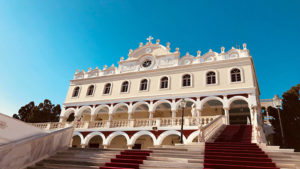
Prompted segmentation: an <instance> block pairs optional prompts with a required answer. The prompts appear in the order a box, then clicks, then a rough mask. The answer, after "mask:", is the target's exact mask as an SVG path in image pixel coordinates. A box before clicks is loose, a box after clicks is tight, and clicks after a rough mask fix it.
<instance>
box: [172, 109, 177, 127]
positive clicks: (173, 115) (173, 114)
mask: <svg viewBox="0 0 300 169" xmlns="http://www.w3.org/2000/svg"><path fill="white" fill-rule="evenodd" d="M175 117H176V110H172V126H174V125H175V119H173V118H175Z"/></svg>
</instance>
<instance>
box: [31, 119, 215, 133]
mask: <svg viewBox="0 0 300 169" xmlns="http://www.w3.org/2000/svg"><path fill="white" fill-rule="evenodd" d="M217 117H219V116H202V117H201V118H200V117H184V119H183V125H184V126H198V125H199V124H200V122H201V123H202V125H206V124H209V123H210V122H212V121H213V120H214V119H216V118H217ZM181 120H182V119H181V117H175V118H153V119H131V120H112V121H108V120H102V121H81V122H48V123H30V124H31V125H33V126H36V127H39V128H41V129H44V130H50V129H59V128H65V127H69V126H74V128H77V129H88V128H123V127H130V128H133V127H176V126H180V125H181Z"/></svg>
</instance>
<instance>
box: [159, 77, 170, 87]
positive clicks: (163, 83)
mask: <svg viewBox="0 0 300 169" xmlns="http://www.w3.org/2000/svg"><path fill="white" fill-rule="evenodd" d="M168 82H169V79H168V77H166V76H165V77H163V78H161V79H160V88H161V89H166V88H168Z"/></svg>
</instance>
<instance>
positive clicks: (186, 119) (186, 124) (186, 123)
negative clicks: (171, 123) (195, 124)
mask: <svg viewBox="0 0 300 169" xmlns="http://www.w3.org/2000/svg"><path fill="white" fill-rule="evenodd" d="M190 121H191V118H190V117H184V120H183V122H184V125H185V126H189V125H190Z"/></svg>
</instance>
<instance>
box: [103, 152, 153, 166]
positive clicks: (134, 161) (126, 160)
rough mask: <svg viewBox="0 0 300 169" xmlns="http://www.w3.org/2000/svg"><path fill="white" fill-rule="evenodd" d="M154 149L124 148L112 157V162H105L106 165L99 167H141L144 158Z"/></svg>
mask: <svg viewBox="0 0 300 169" xmlns="http://www.w3.org/2000/svg"><path fill="white" fill-rule="evenodd" d="M151 152H152V151H148V150H124V151H122V152H121V154H120V155H116V158H112V159H111V162H109V163H105V166H101V167H99V168H100V169H132V168H134V169H139V166H140V164H143V160H146V159H147V156H150V153H151Z"/></svg>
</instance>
